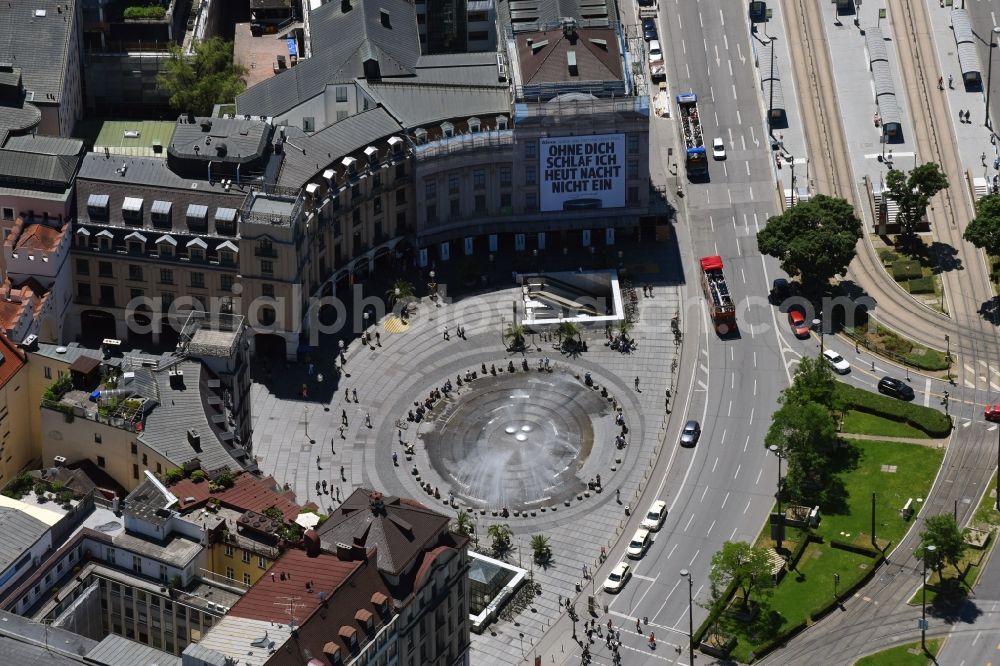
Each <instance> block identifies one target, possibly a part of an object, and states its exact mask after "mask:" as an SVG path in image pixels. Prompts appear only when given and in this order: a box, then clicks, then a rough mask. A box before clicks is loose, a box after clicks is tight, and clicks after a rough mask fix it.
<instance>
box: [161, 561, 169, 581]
mask: <svg viewBox="0 0 1000 666" xmlns="http://www.w3.org/2000/svg"><path fill="white" fill-rule="evenodd" d="M160 580H161V581H163V582H164V583H166V582H167V565H166V564H161V565H160Z"/></svg>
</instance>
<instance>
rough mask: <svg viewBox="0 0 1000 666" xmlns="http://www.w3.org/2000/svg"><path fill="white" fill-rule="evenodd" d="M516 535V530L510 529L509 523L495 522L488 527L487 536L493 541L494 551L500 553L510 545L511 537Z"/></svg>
mask: <svg viewBox="0 0 1000 666" xmlns="http://www.w3.org/2000/svg"><path fill="white" fill-rule="evenodd" d="M513 535H514V530H512V529H510V525H508V524H507V523H494V524H493V525H490V526H489V527H488V528H486V536H488V537H489V538H490V539H491V540H492V541H493V552H495V553H500V552H503V551H505V550H507V547H508V546H510V538H511V537H512V536H513Z"/></svg>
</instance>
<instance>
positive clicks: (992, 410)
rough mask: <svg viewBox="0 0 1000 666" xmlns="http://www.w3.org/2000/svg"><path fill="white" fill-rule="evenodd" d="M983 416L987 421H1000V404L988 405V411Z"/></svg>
mask: <svg viewBox="0 0 1000 666" xmlns="http://www.w3.org/2000/svg"><path fill="white" fill-rule="evenodd" d="M983 417H985V418H986V420H987V421H992V422H993V423H1000V405H986V411H985V412H984V413H983Z"/></svg>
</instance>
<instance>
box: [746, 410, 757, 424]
mask: <svg viewBox="0 0 1000 666" xmlns="http://www.w3.org/2000/svg"><path fill="white" fill-rule="evenodd" d="M754 409H755V408H754V407H751V408H750V423H748V424H747V425H752V424H753V412H754Z"/></svg>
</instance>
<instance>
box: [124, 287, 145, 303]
mask: <svg viewBox="0 0 1000 666" xmlns="http://www.w3.org/2000/svg"><path fill="white" fill-rule="evenodd" d="M145 295H146V292H144V291H143V290H142V289H129V290H128V297H129V298H130V299H132V300H135V299H137V298H142V297H144V296H145Z"/></svg>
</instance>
